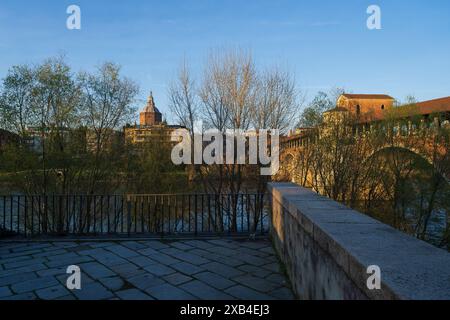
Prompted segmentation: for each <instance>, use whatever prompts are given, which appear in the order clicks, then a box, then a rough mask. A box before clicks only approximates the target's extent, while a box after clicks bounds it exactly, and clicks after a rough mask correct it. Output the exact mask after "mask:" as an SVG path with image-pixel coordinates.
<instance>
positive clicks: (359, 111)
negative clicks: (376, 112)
mask: <svg viewBox="0 0 450 320" xmlns="http://www.w3.org/2000/svg"><path fill="white" fill-rule="evenodd" d="M360 113H361V106H360V105H359V104H358V105H357V106H356V114H358V115H359V114H360Z"/></svg>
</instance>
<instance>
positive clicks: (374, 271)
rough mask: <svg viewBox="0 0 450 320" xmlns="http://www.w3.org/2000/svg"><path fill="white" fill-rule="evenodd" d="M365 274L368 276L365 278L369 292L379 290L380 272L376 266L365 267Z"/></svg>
mask: <svg viewBox="0 0 450 320" xmlns="http://www.w3.org/2000/svg"><path fill="white" fill-rule="evenodd" d="M367 274H370V276H369V278H367V283H366V284H367V288H368V289H369V290H374V289H377V290H379V289H381V270H380V267H379V266H377V265H372V266H368V267H367Z"/></svg>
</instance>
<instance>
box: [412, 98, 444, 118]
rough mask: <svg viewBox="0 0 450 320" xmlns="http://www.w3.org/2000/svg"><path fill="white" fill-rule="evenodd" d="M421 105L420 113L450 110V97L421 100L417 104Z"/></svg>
mask: <svg viewBox="0 0 450 320" xmlns="http://www.w3.org/2000/svg"><path fill="white" fill-rule="evenodd" d="M416 105H417V106H418V107H419V113H420V114H431V113H437V112H445V111H448V112H450V97H445V98H439V99H433V100H428V101H423V102H419V103H417V104H416Z"/></svg>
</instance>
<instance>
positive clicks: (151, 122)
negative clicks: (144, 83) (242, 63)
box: [124, 93, 184, 145]
mask: <svg viewBox="0 0 450 320" xmlns="http://www.w3.org/2000/svg"><path fill="white" fill-rule="evenodd" d="M182 128H184V127H182V126H178V125H168V124H166V123H165V122H163V119H162V114H161V112H160V111H159V110H158V108H157V107H156V105H155V100H154V98H153V94H152V93H150V96H149V97H148V100H147V104H146V106H145V107H144V109H143V110H142V111H141V113H140V114H139V124H136V125H134V126H130V125H128V126H126V127H125V128H124V133H125V141H126V142H127V143H129V144H134V145H135V144H141V143H150V142H152V143H155V142H156V143H171V134H172V132H173V131H174V130H176V129H182Z"/></svg>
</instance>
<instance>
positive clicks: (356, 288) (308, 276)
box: [269, 183, 450, 299]
mask: <svg viewBox="0 0 450 320" xmlns="http://www.w3.org/2000/svg"><path fill="white" fill-rule="evenodd" d="M269 193H270V195H271V197H270V198H271V205H272V216H271V220H272V226H271V235H272V238H273V243H274V246H275V249H276V250H277V252H278V254H279V256H280V258H281V260H282V261H283V263H284V264H285V266H286V271H287V273H288V276H289V278H290V280H291V283H292V287H293V289H294V292H295V293H296V294H297V296H298V298H299V299H450V254H449V253H448V252H446V251H444V250H441V249H439V248H436V247H434V246H432V245H430V244H428V243H425V242H423V241H420V240H417V239H415V238H413V237H411V236H409V235H406V234H404V233H402V232H399V231H397V230H395V229H393V228H392V227H390V226H388V225H385V224H383V223H381V222H379V221H376V220H374V219H372V218H370V217H368V216H366V215H363V214H361V213H359V212H356V211H354V210H351V209H349V208H347V207H346V206H344V205H342V204H340V203H337V202H335V201H332V200H330V199H328V198H325V197H322V196H319V195H317V194H316V193H314V192H312V191H310V190H308V189H305V188H302V187H299V186H298V185H295V184H292V183H271V184H269ZM370 265H377V266H379V267H380V269H381V289H373V290H369V289H368V287H367V279H368V277H369V276H370V275H371V274H368V273H367V267H368V266H370Z"/></svg>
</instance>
